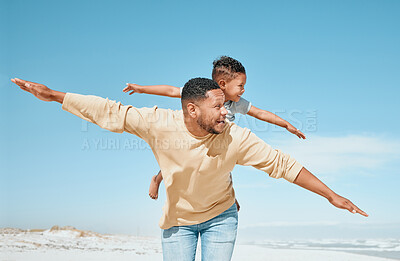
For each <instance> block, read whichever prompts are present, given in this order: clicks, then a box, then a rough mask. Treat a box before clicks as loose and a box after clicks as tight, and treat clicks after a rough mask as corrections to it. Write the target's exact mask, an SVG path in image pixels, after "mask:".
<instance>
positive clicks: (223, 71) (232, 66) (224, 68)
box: [212, 56, 246, 82]
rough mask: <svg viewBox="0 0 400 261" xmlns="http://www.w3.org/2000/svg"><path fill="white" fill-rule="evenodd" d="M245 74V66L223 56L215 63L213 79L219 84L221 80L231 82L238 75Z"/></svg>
mask: <svg viewBox="0 0 400 261" xmlns="http://www.w3.org/2000/svg"><path fill="white" fill-rule="evenodd" d="M238 73H244V74H246V70H245V69H244V66H243V65H242V64H241V63H240V62H239V61H238V60H236V59H233V58H232V57H229V56H221V57H219V58H218V59H216V60H214V62H213V71H212V78H213V80H214V81H216V82H218V81H219V80H220V79H224V80H227V81H230V80H232V79H234V78H235V77H236V74H238Z"/></svg>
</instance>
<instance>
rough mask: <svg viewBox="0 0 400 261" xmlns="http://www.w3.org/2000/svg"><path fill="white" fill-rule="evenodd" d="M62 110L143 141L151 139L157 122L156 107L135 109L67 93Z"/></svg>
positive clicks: (95, 97)
mask: <svg viewBox="0 0 400 261" xmlns="http://www.w3.org/2000/svg"><path fill="white" fill-rule="evenodd" d="M62 109H63V110H65V111H68V112H70V113H72V114H74V115H76V116H78V117H80V118H82V119H84V120H86V121H89V122H92V123H94V124H96V125H98V126H100V127H101V128H103V129H106V130H109V131H112V132H117V133H122V132H124V131H126V132H128V133H131V134H134V135H137V136H138V137H139V138H142V139H146V138H148V137H149V132H150V129H151V128H150V126H151V124H152V123H155V122H157V120H156V119H157V115H156V111H157V107H156V106H154V107H153V108H135V107H133V106H131V105H128V106H124V105H122V104H121V103H120V102H115V101H112V100H109V99H108V98H107V99H104V98H101V97H97V96H92V95H80V94H73V93H67V94H66V95H65V98H64V101H63V104H62Z"/></svg>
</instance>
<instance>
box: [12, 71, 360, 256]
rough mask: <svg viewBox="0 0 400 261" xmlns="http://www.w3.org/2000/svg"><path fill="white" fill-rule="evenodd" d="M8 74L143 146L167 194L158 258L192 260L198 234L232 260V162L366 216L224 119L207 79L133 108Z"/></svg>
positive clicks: (206, 246) (207, 249) (212, 250)
mask: <svg viewBox="0 0 400 261" xmlns="http://www.w3.org/2000/svg"><path fill="white" fill-rule="evenodd" d="M12 81H13V82H14V83H15V84H17V85H18V86H20V88H21V89H23V90H25V91H27V92H30V93H32V94H33V95H34V96H36V97H37V98H39V99H41V100H44V101H56V102H59V103H61V104H62V108H63V109H64V110H66V111H69V112H71V113H73V114H75V115H77V116H78V117H80V118H82V119H85V120H87V121H90V122H93V123H95V124H97V125H99V126H100V127H102V128H105V129H108V130H110V131H113V132H118V133H122V132H124V131H126V132H129V133H132V134H135V135H137V136H138V137H140V138H142V139H143V140H145V141H146V142H147V143H148V144H149V145H150V147H151V148H152V150H153V153H154V155H155V157H156V159H157V161H158V163H159V165H160V167H161V170H162V173H163V178H164V183H165V187H166V194H167V199H166V203H165V206H164V208H163V216H162V218H161V220H160V227H161V228H162V229H163V230H162V247H163V257H164V260H174V261H175V260H194V257H195V253H196V246H197V240H198V236H199V235H200V237H201V241H202V244H201V245H202V255H203V257H202V259H203V260H230V259H231V256H232V252H233V247H234V244H235V240H236V231H237V210H236V206H235V204H234V203H235V193H234V190H233V187H232V181H231V179H230V172H231V171H232V170H233V168H234V166H235V165H236V164H240V165H251V166H253V167H255V168H257V169H260V170H263V171H265V172H267V173H268V174H269V175H270V176H271V177H274V178H281V177H283V178H285V179H286V180H288V181H290V182H294V183H295V184H297V185H299V186H301V187H303V188H306V189H308V190H310V191H312V192H315V193H317V194H319V195H321V196H323V197H325V198H327V199H328V200H329V202H330V203H331V204H333V205H334V206H336V207H338V208H343V209H347V210H349V211H350V212H353V213H359V214H361V215H364V216H367V214H366V213H365V212H363V211H362V210H360V209H359V208H358V207H356V206H355V205H354V204H353V203H351V202H350V201H349V200H348V199H346V198H343V197H341V196H339V195H337V194H335V193H334V192H333V191H332V190H330V189H329V188H328V187H327V186H325V185H324V184H323V183H322V182H321V181H320V180H318V179H317V178H316V177H315V176H314V175H312V174H311V173H310V172H309V171H307V170H306V169H305V168H303V167H302V166H301V165H300V164H299V163H298V162H297V161H296V160H294V159H293V158H291V157H290V156H289V155H287V154H284V153H282V152H280V151H278V150H273V149H272V148H271V147H270V146H269V145H268V144H266V143H265V142H264V141H262V140H261V139H259V138H258V137H257V136H256V135H254V134H253V133H251V132H250V131H249V130H248V129H243V128H240V127H238V126H237V125H235V124H233V123H228V122H225V116H226V114H227V111H226V109H225V108H224V106H223V104H224V101H225V97H224V94H223V92H222V91H221V89H220V88H219V86H218V84H216V83H215V82H214V81H212V80H210V79H204V78H195V79H192V80H190V81H188V82H187V83H186V84H185V86H184V88H183V91H182V99H181V102H182V111H171V110H164V109H158V108H157V107H156V106H155V107H153V108H134V107H132V106H123V105H121V104H120V103H116V102H114V101H110V100H108V99H103V98H100V97H96V96H83V95H79V94H71V93H67V94H66V93H63V92H58V91H54V90H51V89H49V88H47V87H46V86H44V85H42V84H38V83H33V82H28V81H24V80H20V79H12Z"/></svg>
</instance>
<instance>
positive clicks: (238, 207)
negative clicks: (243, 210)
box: [235, 198, 240, 212]
mask: <svg viewBox="0 0 400 261" xmlns="http://www.w3.org/2000/svg"><path fill="white" fill-rule="evenodd" d="M235 203H236V208H237V211H238V212H239V210H240V205H239V202H238V201H237V199H236V198H235Z"/></svg>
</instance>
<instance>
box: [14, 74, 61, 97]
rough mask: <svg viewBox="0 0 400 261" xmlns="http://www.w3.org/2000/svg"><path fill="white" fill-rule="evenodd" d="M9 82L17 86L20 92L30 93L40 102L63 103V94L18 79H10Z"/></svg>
mask: <svg viewBox="0 0 400 261" xmlns="http://www.w3.org/2000/svg"><path fill="white" fill-rule="evenodd" d="M11 81H12V82H13V83H15V84H16V85H18V86H19V87H20V88H21V89H22V90H24V91H27V92H30V93H32V94H33V95H34V96H35V97H36V98H38V99H40V100H42V101H56V102H59V103H63V101H64V96H65V93H63V92H58V91H54V90H52V89H49V88H47V86H45V85H43V84H40V83H35V82H30V81H25V80H21V79H18V78H14V79H11Z"/></svg>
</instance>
